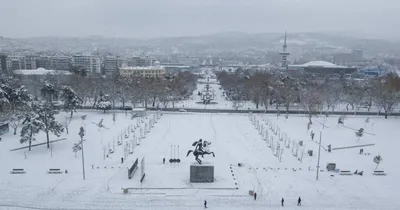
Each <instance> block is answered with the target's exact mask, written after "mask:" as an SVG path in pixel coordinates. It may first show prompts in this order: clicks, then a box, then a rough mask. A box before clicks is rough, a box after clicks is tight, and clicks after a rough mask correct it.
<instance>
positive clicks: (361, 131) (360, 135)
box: [356, 128, 364, 141]
mask: <svg viewBox="0 0 400 210" xmlns="http://www.w3.org/2000/svg"><path fill="white" fill-rule="evenodd" d="M363 135H364V128H360V129H359V130H358V131H357V132H356V136H357V137H358V141H360V138H361V137H362V136H363Z"/></svg>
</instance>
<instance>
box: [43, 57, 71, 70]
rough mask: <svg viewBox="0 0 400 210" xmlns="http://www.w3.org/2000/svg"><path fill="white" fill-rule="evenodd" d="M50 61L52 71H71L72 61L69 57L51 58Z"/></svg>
mask: <svg viewBox="0 0 400 210" xmlns="http://www.w3.org/2000/svg"><path fill="white" fill-rule="evenodd" d="M49 59H50V69H57V70H66V71H68V70H71V67H72V61H71V57H69V56H51V57H49Z"/></svg>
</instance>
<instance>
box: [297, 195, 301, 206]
mask: <svg viewBox="0 0 400 210" xmlns="http://www.w3.org/2000/svg"><path fill="white" fill-rule="evenodd" d="M297 205H298V206H301V198H300V197H299V199H298V200H297Z"/></svg>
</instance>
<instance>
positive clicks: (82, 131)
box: [79, 126, 85, 180]
mask: <svg viewBox="0 0 400 210" xmlns="http://www.w3.org/2000/svg"><path fill="white" fill-rule="evenodd" d="M79 136H80V137H81V148H82V170H83V180H85V157H84V153H83V137H84V136H85V129H84V128H83V127H82V126H81V128H80V129H79Z"/></svg>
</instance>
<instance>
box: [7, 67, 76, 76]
mask: <svg viewBox="0 0 400 210" xmlns="http://www.w3.org/2000/svg"><path fill="white" fill-rule="evenodd" d="M13 73H14V74H19V75H47V74H53V75H57V74H63V75H72V73H71V72H69V71H61V70H47V69H44V68H38V69H36V70H14V72H13Z"/></svg>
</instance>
